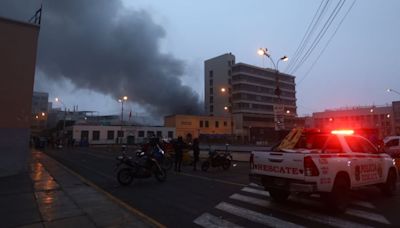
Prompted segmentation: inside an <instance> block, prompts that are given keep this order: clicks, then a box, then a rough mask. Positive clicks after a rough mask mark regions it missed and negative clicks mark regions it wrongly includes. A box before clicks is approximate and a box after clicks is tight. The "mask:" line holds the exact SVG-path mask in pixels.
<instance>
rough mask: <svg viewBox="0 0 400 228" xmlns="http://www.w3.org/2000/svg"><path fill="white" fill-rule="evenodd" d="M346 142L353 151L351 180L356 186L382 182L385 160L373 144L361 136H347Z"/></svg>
mask: <svg viewBox="0 0 400 228" xmlns="http://www.w3.org/2000/svg"><path fill="white" fill-rule="evenodd" d="M345 140H346V142H347V144H348V146H349V148H350V150H351V151H352V156H351V157H350V159H351V160H350V161H351V175H352V177H351V179H352V180H353V179H354V182H353V183H354V186H362V185H369V184H375V183H380V182H382V179H383V175H382V173H383V170H382V169H383V161H384V159H383V158H380V156H379V154H378V150H377V149H376V148H375V147H374V146H373V145H372V143H370V142H369V141H368V140H366V139H364V138H362V137H359V136H346V137H345Z"/></svg>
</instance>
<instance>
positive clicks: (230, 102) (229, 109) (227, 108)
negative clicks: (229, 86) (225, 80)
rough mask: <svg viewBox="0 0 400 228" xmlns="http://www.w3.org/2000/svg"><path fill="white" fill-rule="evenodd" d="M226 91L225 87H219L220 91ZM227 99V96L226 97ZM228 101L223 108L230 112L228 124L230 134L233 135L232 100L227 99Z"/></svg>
mask: <svg viewBox="0 0 400 228" xmlns="http://www.w3.org/2000/svg"><path fill="white" fill-rule="evenodd" d="M226 92H227V90H226V88H225V87H222V88H221V93H223V94H224V93H226ZM228 99H229V98H228ZM228 101H229V104H228V105H227V106H224V110H225V111H228V112H229V114H230V117H231V123H230V126H231V136H233V113H232V108H233V107H232V101H231V100H230V99H229V100H228Z"/></svg>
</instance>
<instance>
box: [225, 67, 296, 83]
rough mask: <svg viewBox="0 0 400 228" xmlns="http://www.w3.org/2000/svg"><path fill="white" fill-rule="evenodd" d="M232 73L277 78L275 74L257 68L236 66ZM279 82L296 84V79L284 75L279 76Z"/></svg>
mask: <svg viewBox="0 0 400 228" xmlns="http://www.w3.org/2000/svg"><path fill="white" fill-rule="evenodd" d="M232 72H233V73H238V72H246V73H250V74H255V75H261V76H269V77H276V74H275V72H271V71H266V70H261V69H256V68H253V67H248V66H234V67H232ZM279 80H280V81H285V82H291V83H294V77H290V76H286V75H282V74H279Z"/></svg>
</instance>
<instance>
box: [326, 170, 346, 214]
mask: <svg viewBox="0 0 400 228" xmlns="http://www.w3.org/2000/svg"><path fill="white" fill-rule="evenodd" d="M325 197H326V200H327V203H328V206H329V208H330V209H331V210H332V211H333V212H338V213H343V212H344V211H345V210H346V208H347V206H348V204H349V200H350V181H349V179H348V178H347V177H346V176H344V175H339V176H337V177H336V179H335V182H334V184H333V188H332V192H330V193H329V194H327V195H325Z"/></svg>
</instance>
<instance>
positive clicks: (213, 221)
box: [193, 213, 242, 228]
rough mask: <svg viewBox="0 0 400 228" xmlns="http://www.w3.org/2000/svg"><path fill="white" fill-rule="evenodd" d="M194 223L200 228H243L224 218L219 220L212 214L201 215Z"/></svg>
mask: <svg viewBox="0 0 400 228" xmlns="http://www.w3.org/2000/svg"><path fill="white" fill-rule="evenodd" d="M193 222H194V223H196V224H197V225H199V226H202V227H207V228H219V227H222V228H225V227H226V228H228V227H232V228H242V226H238V225H236V224H234V223H231V222H229V221H226V220H224V219H222V218H218V217H216V216H214V215H212V214H209V213H204V214H202V215H200V216H199V217H197V218H196V219H195V220H194V221H193Z"/></svg>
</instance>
